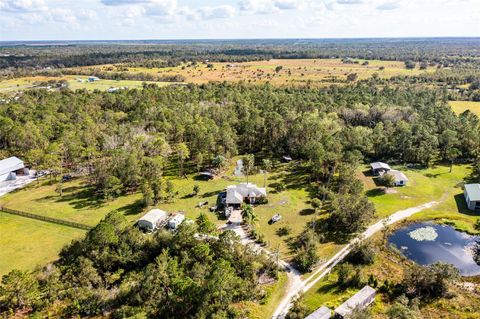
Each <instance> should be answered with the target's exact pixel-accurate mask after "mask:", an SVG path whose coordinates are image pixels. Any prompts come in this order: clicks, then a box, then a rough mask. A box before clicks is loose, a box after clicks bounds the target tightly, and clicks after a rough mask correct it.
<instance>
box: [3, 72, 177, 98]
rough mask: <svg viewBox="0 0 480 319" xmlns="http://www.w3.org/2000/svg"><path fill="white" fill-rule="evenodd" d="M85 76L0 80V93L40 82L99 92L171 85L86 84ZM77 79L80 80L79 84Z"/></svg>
mask: <svg viewBox="0 0 480 319" xmlns="http://www.w3.org/2000/svg"><path fill="white" fill-rule="evenodd" d="M87 78H88V77H86V76H74V75H67V76H64V77H49V76H32V77H23V78H16V79H8V80H0V93H6V94H8V93H14V92H18V91H22V90H27V89H31V88H35V87H39V84H40V83H41V82H47V81H61V80H66V81H67V83H68V87H69V88H70V89H71V90H80V89H86V90H88V91H94V90H100V91H106V90H108V89H109V88H117V87H126V88H130V89H134V88H141V87H142V86H143V83H149V84H156V85H158V86H166V85H171V84H172V83H171V82H152V81H130V80H103V79H102V80H100V81H96V82H91V83H90V82H87V81H86V79H87ZM77 79H82V80H84V82H80V81H78V80H77Z"/></svg>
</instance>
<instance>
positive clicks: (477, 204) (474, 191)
mask: <svg viewBox="0 0 480 319" xmlns="http://www.w3.org/2000/svg"><path fill="white" fill-rule="evenodd" d="M463 194H464V196H465V201H466V202H467V206H468V209H470V210H480V184H466V185H465V190H464V192H463Z"/></svg>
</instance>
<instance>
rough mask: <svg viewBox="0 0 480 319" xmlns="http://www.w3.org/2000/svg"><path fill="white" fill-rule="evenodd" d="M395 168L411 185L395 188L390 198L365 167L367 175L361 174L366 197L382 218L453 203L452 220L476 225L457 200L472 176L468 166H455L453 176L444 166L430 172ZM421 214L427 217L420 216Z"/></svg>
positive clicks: (437, 166) (427, 170) (433, 168)
mask: <svg viewBox="0 0 480 319" xmlns="http://www.w3.org/2000/svg"><path fill="white" fill-rule="evenodd" d="M395 168H397V169H399V170H401V171H402V172H404V173H405V175H407V177H408V179H409V182H408V184H407V186H403V187H395V188H392V189H391V190H390V192H388V193H387V194H385V192H384V191H383V189H381V186H379V185H377V184H376V183H377V181H376V180H377V179H376V178H373V177H372V176H371V175H370V171H369V168H367V167H366V166H365V167H364V172H359V174H358V176H359V178H360V179H361V180H362V181H363V183H364V185H365V189H366V194H367V196H368V197H369V199H370V200H371V201H372V202H373V203H374V204H375V207H376V208H377V214H378V215H379V217H385V216H388V215H391V214H392V213H394V212H396V211H398V210H401V209H405V208H409V207H413V206H417V205H420V204H423V203H426V202H429V201H434V200H435V201H441V205H438V206H436V207H435V208H433V209H432V210H438V209H440V207H442V205H444V204H446V203H449V202H450V205H449V209H450V210H451V212H450V213H449V216H451V218H452V219H456V218H458V219H460V220H468V221H470V222H473V218H472V217H471V216H470V215H471V214H470V213H469V212H468V210H465V209H464V207H462V200H461V199H459V197H458V195H459V194H462V187H461V186H462V185H461V184H462V182H464V180H465V179H468V177H469V175H470V174H471V167H470V166H469V165H454V167H453V170H452V172H451V173H450V172H449V170H450V167H448V166H443V165H436V166H435V167H431V168H428V169H409V168H406V167H395ZM452 204H453V205H452ZM422 214H424V213H423V212H422V213H419V214H418V215H420V216H421V215H422ZM415 216H417V215H415Z"/></svg>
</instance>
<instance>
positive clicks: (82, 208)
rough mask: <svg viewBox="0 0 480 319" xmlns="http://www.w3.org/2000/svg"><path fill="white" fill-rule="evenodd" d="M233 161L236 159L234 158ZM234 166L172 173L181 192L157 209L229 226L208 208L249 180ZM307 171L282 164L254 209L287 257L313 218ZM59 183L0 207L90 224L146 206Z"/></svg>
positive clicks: (11, 197) (133, 197)
mask: <svg viewBox="0 0 480 319" xmlns="http://www.w3.org/2000/svg"><path fill="white" fill-rule="evenodd" d="M232 162H234V161H232ZM231 172H233V166H232V167H231V169H229V171H228V172H227V174H226V175H225V176H222V177H218V178H215V179H214V180H211V181H202V180H196V179H195V174H192V175H189V176H188V178H187V179H183V178H178V177H171V179H172V182H173V184H174V189H175V191H178V196H177V197H176V198H175V199H174V200H173V201H172V202H171V203H162V204H159V205H158V207H159V208H161V209H163V210H165V211H167V212H178V211H182V212H185V214H186V216H187V217H188V218H191V219H195V218H196V217H197V216H198V215H199V214H200V212H202V211H203V212H207V213H208V214H209V216H210V218H211V220H212V221H215V223H216V224H218V225H222V224H225V220H224V219H223V218H222V217H221V216H218V215H217V214H215V213H212V212H209V211H208V207H210V206H213V205H215V203H216V200H217V195H218V193H220V192H222V191H224V190H225V188H226V187H227V186H228V185H232V184H237V183H240V182H244V181H246V178H245V177H238V178H237V177H233V176H231V175H230V174H231ZM304 178H305V175H302V173H300V172H296V171H292V168H291V167H289V166H288V165H281V166H278V167H277V168H276V170H275V172H273V173H272V174H269V176H268V177H267V189H268V194H269V195H268V199H269V203H268V204H266V205H260V206H257V207H256V208H255V211H256V213H257V215H258V217H259V221H258V224H257V226H256V227H257V230H258V231H259V232H260V233H262V234H264V236H265V240H266V241H267V242H268V245H269V247H271V249H279V250H280V253H281V255H282V258H288V257H289V256H290V253H291V252H290V247H289V242H290V240H291V238H294V237H295V236H296V235H298V234H299V233H300V232H301V231H302V230H303V228H304V226H305V224H306V223H307V222H308V221H310V220H311V219H312V218H313V215H312V211H311V210H310V209H309V208H310V205H309V203H308V202H309V193H308V191H307V188H308V185H306V184H305V183H304ZM249 182H253V183H256V184H257V185H259V186H263V184H264V175H263V174H256V175H253V176H250V177H249ZM278 184H283V185H284V186H285V189H284V190H281V191H276V188H277V185H278ZM194 185H199V187H200V193H199V195H198V196H196V197H190V196H188V194H190V193H192V190H193V186H194ZM55 188H56V184H53V185H50V183H49V181H47V180H45V181H43V182H42V183H41V184H40V185H37V184H36V183H33V184H30V185H29V186H28V187H27V188H25V189H22V190H19V191H17V192H14V193H10V194H7V195H6V196H4V197H2V198H0V205H3V206H5V207H8V208H11V209H17V210H21V211H26V212H30V213H34V214H39V215H43V216H49V217H54V218H59V219H64V220H69V221H74V222H77V223H82V224H86V225H90V226H94V225H96V224H97V223H98V222H99V221H100V220H101V219H102V218H103V217H104V216H105V215H106V214H107V213H108V212H110V211H112V210H118V211H120V212H122V213H123V214H124V215H125V216H126V218H127V219H128V220H130V221H131V222H134V221H135V220H137V219H138V218H139V217H141V216H142V214H144V212H145V209H144V208H143V207H142V206H141V198H142V196H141V194H139V193H135V194H129V195H123V196H121V197H119V198H117V199H115V200H113V201H107V202H105V201H103V200H101V199H99V198H97V197H95V195H94V193H93V191H92V190H91V188H90V187H88V185H87V184H86V182H85V181H84V180H82V179H76V180H73V181H70V182H67V183H64V188H63V196H62V197H60V196H59V195H58V193H56V192H55ZM199 202H208V203H209V204H208V205H207V206H208V207H205V208H198V207H196V206H197V204H198V203H199ZM277 213H279V214H281V215H282V217H283V219H282V221H280V222H278V223H276V224H274V225H269V224H268V221H269V220H270V218H271V217H272V216H273V215H275V214H277ZM283 226H288V227H289V229H290V234H289V235H288V236H283V237H280V236H278V235H277V234H276V232H277V230H278V229H279V228H280V227H283ZM335 249H336V245H333V244H324V245H321V247H320V248H319V253H320V254H321V255H322V257H324V256H325V257H328V256H330V255H332V254H334V252H335Z"/></svg>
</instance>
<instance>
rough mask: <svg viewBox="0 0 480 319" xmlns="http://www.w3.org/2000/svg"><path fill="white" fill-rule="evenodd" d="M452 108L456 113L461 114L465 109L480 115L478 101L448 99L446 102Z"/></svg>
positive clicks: (479, 103)
mask: <svg viewBox="0 0 480 319" xmlns="http://www.w3.org/2000/svg"><path fill="white" fill-rule="evenodd" d="M448 104H450V107H451V108H452V110H453V111H454V112H455V113H457V114H461V113H463V112H465V111H466V110H470V111H471V112H472V113H474V114H476V115H477V116H480V102H473V101H450V102H448Z"/></svg>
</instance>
